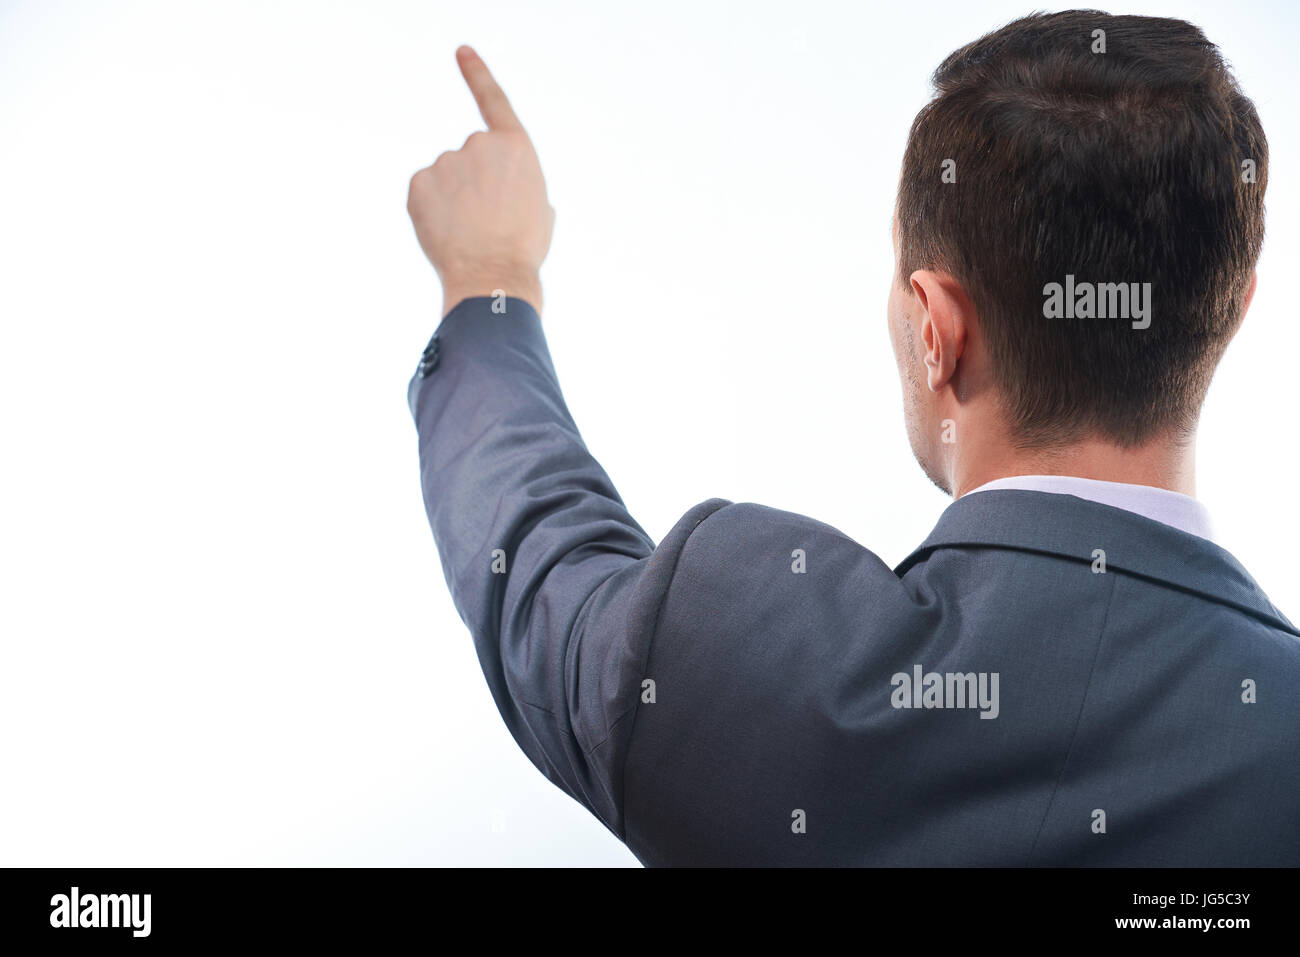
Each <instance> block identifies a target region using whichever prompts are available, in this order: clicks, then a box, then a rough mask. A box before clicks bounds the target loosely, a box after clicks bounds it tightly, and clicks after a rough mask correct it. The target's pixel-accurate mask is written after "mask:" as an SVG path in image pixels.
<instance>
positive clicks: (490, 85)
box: [456, 46, 524, 130]
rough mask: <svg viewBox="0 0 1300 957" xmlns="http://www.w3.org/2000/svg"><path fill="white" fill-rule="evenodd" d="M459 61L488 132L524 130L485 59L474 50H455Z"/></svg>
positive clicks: (464, 47)
mask: <svg viewBox="0 0 1300 957" xmlns="http://www.w3.org/2000/svg"><path fill="white" fill-rule="evenodd" d="M456 62H457V63H458V64H459V65H460V72H461V75H462V76H463V77H465V82H466V83H467V84H468V85H469V91H470V92H471V93H473V94H474V102H475V103H477V104H478V111H479V112H480V113H482V114H483V122H485V123H486V124H487V128H488V129H489V130H523V128H524V127H523V124H522V123H520V122H519V117H517V116H515V111H514V110H513V109H512V108H511V106H510V101H509V100H508V99H506V94H505V92H504V91H503V90H502V89H501V87H500V86H499V85H497V81H496V80H494V79H493V78H492V73H491V72H490V71H489V70H488V68H487V64H486V63H484V62H483V59H482V57H480V56H479V55H478V54H477V53H475V52H474V50H473V48H472V47H467V46H463V47H461V48H460V49H458V50H457V51H456Z"/></svg>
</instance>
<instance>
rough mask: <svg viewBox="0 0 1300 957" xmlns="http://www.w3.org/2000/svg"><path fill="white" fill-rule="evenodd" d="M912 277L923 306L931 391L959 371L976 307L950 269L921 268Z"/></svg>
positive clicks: (923, 342)
mask: <svg viewBox="0 0 1300 957" xmlns="http://www.w3.org/2000/svg"><path fill="white" fill-rule="evenodd" d="M908 280H909V282H910V283H911V285H912V292H913V293H915V294H916V300H917V302H918V303H919V304H920V306H921V316H920V320H921V328H920V341H921V346H922V358H923V359H924V360H925V367H926V382H927V384H928V385H929V386H930V391H931V392H938V391H939V390H941V389H942V388H943V387H944V386H946V385H948V384H949V383H950V382H951V381H952V377H953V375H954V374H955V373H956V371H957V361H958V360H959V359H960V358H961V356H962V353H963V352H964V351H965V350H966V335H967V332H968V330H969V327H970V323H971V321H972V320H973V318H974V316H973V312H974V310H973V307H972V306H971V302H970V299H969V298H968V297H967V295H966V293H965V290H963V289H962V288H961V286H960V284H958V282H957V280H955V279H953V278H952V276H949V275H948V274H947V273H942V272H935V271H933V270H930V269H918V270H916V272H914V273H912V275H911V276H910V277H908Z"/></svg>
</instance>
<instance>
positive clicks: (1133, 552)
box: [408, 298, 1300, 866]
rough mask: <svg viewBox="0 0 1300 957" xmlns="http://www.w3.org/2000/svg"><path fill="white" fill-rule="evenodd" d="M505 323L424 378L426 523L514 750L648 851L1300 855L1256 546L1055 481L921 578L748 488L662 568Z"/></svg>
mask: <svg viewBox="0 0 1300 957" xmlns="http://www.w3.org/2000/svg"><path fill="white" fill-rule="evenodd" d="M505 304H506V307H507V308H506V312H505V314H501V315H498V314H496V313H494V312H493V311H492V308H491V306H492V300H490V299H487V298H476V299H468V300H465V301H464V302H463V303H461V304H460V305H459V306H457V308H456V309H454V310H453V311H452V312H451V313H449V314H448V315H447V317H446V318H445V319H444V320H443V322H442V323H441V325H440V326H439V328H438V331H437V332H436V333H435V335H434V337H433V339H432V340H431V341H430V345H429V348H428V349H427V350H426V352H425V354H424V357H423V359H422V360H421V363H420V367H419V369H418V370H417V372H416V374H415V376H414V378H413V379H412V380H411V383H410V388H409V391H408V398H409V404H410V408H411V412H412V414H413V415H414V417H415V422H416V425H417V430H418V435H419V451H420V474H421V481H422V485H423V490H424V501H425V506H426V509H427V511H428V515H429V522H430V525H431V527H432V529H433V534H434V539H435V541H436V542H437V545H438V551H439V555H440V558H441V561H442V567H443V571H444V573H445V575H446V579H447V583H448V585H449V586H450V588H451V593H452V596H453V598H454V600H455V604H456V607H457V609H458V610H459V611H460V614H461V616H462V618H463V619H464V621H465V623H466V624H467V625H468V626H469V630H470V632H471V634H472V635H473V639H474V643H475V646H476V647H477V649H478V656H479V660H480V662H481V663H482V667H483V673H484V675H485V676H486V677H487V681H488V685H489V686H490V688H491V691H492V695H493V696H494V698H495V700H496V703H497V706H498V707H499V709H500V711H501V715H502V717H503V718H504V719H505V721H506V724H507V725H508V726H509V728H510V731H511V733H512V734H513V736H514V738H515V740H516V741H517V742H518V743H519V746H520V747H521V748H522V749H523V750H524V752H525V753H526V754H527V755H528V757H529V758H530V759H531V760H532V761H533V763H534V764H536V765H537V767H538V768H539V769H541V771H542V772H543V773H544V774H545V775H546V776H547V777H548V778H549V779H550V780H551V781H553V782H554V783H555V784H556V785H558V786H559V787H560V788H562V789H563V790H564V791H565V792H567V793H568V794H570V795H572V796H573V797H574V798H575V799H576V800H577V801H579V802H580V803H582V804H583V805H584V806H585V807H587V808H588V809H589V810H590V811H591V812H592V813H593V814H595V815H596V816H597V817H598V818H599V819H600V820H601V821H602V822H604V824H605V825H606V827H608V828H609V829H610V830H611V831H612V832H613V833H614V834H615V835H617V836H618V837H619V838H620V839H621V840H623V841H624V842H626V844H627V845H628V847H629V848H631V850H632V852H633V853H634V854H636V856H637V857H638V858H639V859H640V860H641V861H642V862H644V863H645V864H649V865H662V864H700V865H715V864H741V865H764V864H789V865H801V864H803V865H807V864H818V865H826V864H830V865H1138V866H1164V865H1291V866H1294V865H1300V747H1297V738H1298V736H1297V727H1300V640H1297V635H1300V632H1297V630H1296V629H1295V627H1294V626H1292V625H1291V623H1290V622H1289V621H1288V620H1287V619H1286V618H1285V617H1284V616H1283V615H1282V613H1281V612H1279V611H1278V610H1277V609H1276V608H1274V607H1273V605H1272V604H1271V603H1270V602H1269V600H1268V599H1267V598H1266V597H1265V595H1264V594H1263V592H1262V591H1261V590H1260V588H1259V587H1258V585H1256V584H1255V582H1254V581H1252V580H1251V578H1250V576H1249V575H1248V574H1247V573H1246V571H1245V570H1244V569H1243V568H1242V567H1241V565H1239V564H1238V563H1237V561H1236V560H1235V559H1234V558H1233V557H1232V556H1231V555H1229V554H1228V553H1227V552H1226V551H1224V550H1223V549H1221V548H1219V547H1217V546H1216V545H1214V544H1212V543H1211V542H1209V541H1207V540H1204V539H1201V538H1198V537H1197V536H1194V535H1189V534H1187V533H1184V532H1181V531H1179V530H1177V529H1174V528H1172V527H1169V526H1166V525H1163V524H1161V523H1158V522H1154V521H1151V520H1148V519H1146V518H1143V517H1141V516H1139V515H1136V514H1133V513H1130V512H1126V511H1123V510H1120V509H1115V508H1111V507H1109V506H1105V505H1099V504H1096V503H1093V502H1088V501H1085V500H1083V499H1079V498H1075V497H1073V496H1069V495H1058V494H1048V493H1042V492H1029V491H987V492H980V493H977V494H975V495H971V496H967V497H964V498H962V499H959V500H958V501H956V502H954V503H953V504H952V505H951V506H950V507H949V508H948V509H947V510H946V511H945V512H944V513H943V515H942V517H941V518H940V520H939V524H938V525H937V526H936V528H935V529H934V532H933V533H932V534H931V535H930V537H929V538H928V539H927V540H926V541H925V542H924V543H923V544H922V545H921V546H920V547H919V548H918V549H917V550H916V551H915V552H913V553H912V554H911V555H910V556H909V557H908V558H907V559H906V560H905V561H904V562H903V563H902V564H901V565H899V566H898V567H897V568H894V569H891V568H890V567H889V566H888V565H886V564H885V563H884V562H882V561H881V560H880V559H879V558H877V557H876V555H874V554H873V553H872V552H871V551H869V550H868V549H866V548H863V547H862V546H861V545H859V544H858V543H857V542H855V541H853V540H852V539H850V538H848V537H847V536H845V535H844V534H842V533H840V532H838V531H836V530H835V529H834V528H831V527H830V526H828V525H824V524H822V523H820V522H817V521H814V520H812V519H810V518H805V517H803V516H800V515H794V514H790V513H788V512H783V511H777V510H774V509H770V508H765V507H763V506H761V505H753V504H748V503H731V502H727V501H725V500H722V499H710V500H709V501H706V502H702V503H701V504H699V505H697V506H695V507H694V508H692V509H691V510H690V511H689V512H687V513H686V514H685V515H684V516H683V517H682V518H681V520H680V521H679V522H678V523H677V524H676V526H675V527H674V528H673V529H672V530H671V531H670V532H669V533H668V535H667V536H666V537H665V538H664V540H663V541H662V542H660V543H659V545H658V547H655V545H654V543H653V542H652V541H651V539H650V537H649V536H648V535H646V533H645V532H644V531H643V530H642V529H641V527H640V526H639V525H638V524H637V523H636V522H635V521H634V520H633V518H632V516H631V515H629V514H628V512H627V510H626V509H625V508H624V506H623V502H622V501H621V500H620V498H619V496H618V493H617V492H616V491H615V490H614V486H613V484H612V483H611V482H610V480H609V477H608V476H607V475H606V474H605V472H604V470H603V469H602V468H601V467H600V465H599V464H598V463H597V462H596V460H595V459H594V458H593V457H592V456H591V454H590V453H589V452H588V451H587V448H586V446H585V445H584V444H583V441H582V438H581V437H580V436H579V434H578V429H577V427H576V426H575V424H574V422H573V419H572V418H571V417H570V415H569V412H568V409H567V408H566V407H565V403H564V399H563V397H562V395H561V392H560V386H559V383H558V381H557V380H556V376H555V372H554V369H553V367H552V365H551V360H550V356H549V354H548V351H547V347H546V342H545V339H544V337H543V334H542V328H541V323H540V320H539V318H538V316H537V314H536V313H535V312H534V311H533V310H532V308H530V307H529V306H528V304H527V303H525V302H523V301H522V300H518V299H509V300H505Z"/></svg>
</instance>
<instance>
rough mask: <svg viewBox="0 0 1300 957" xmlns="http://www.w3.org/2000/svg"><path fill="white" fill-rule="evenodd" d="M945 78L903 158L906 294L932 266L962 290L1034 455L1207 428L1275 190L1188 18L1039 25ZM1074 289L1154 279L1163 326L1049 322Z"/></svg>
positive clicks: (1000, 35) (1091, 17)
mask: <svg viewBox="0 0 1300 957" xmlns="http://www.w3.org/2000/svg"><path fill="white" fill-rule="evenodd" d="M1097 30H1101V31H1104V44H1105V52H1094V49H1096V47H1097V42H1098V38H1099V36H1100V35H1098V34H1095V33H1094V31H1097ZM933 79H934V86H935V90H936V94H935V97H934V99H933V100H931V101H930V103H928V104H927V105H926V106H925V107H924V108H923V109H922V110H921V112H920V113H919V114H918V115H917V117H916V120H915V121H914V122H913V124H912V129H911V133H910V135H909V137H908V142H907V151H906V153H905V155H904V158H903V167H902V174H901V177H900V182H899V191H898V204H897V209H896V214H897V224H898V234H899V245H900V256H899V267H900V275H899V280H900V281H901V282H902V283H903V284H904V286H906V285H907V284H908V276H909V275H910V274H911V273H912V272H913V271H914V270H916V269H926V268H928V269H943V270H946V271H947V272H949V273H951V274H952V275H953V276H954V277H955V278H956V279H957V280H958V281H959V282H960V283H961V284H962V286H963V288H964V289H965V290H966V292H967V293H968V295H969V296H970V297H971V300H972V302H973V304H974V306H975V309H976V312H977V315H978V317H979V322H980V326H981V328H982V330H983V332H984V335H985V337H986V339H987V341H988V344H989V348H990V353H991V361H992V363H993V372H994V376H995V378H996V380H997V383H998V386H999V391H1000V393H1001V397H1002V399H1003V401H1004V404H1005V407H1006V412H1007V415H1008V416H1009V419H1010V421H1011V423H1012V425H1013V428H1014V430H1015V432H1016V434H1017V435H1018V437H1019V439H1020V441H1021V442H1022V443H1023V444H1024V445H1026V446H1046V445H1054V444H1058V443H1063V442H1068V441H1072V440H1074V439H1077V438H1079V437H1082V436H1084V435H1090V434H1100V435H1103V436H1105V437H1107V438H1109V439H1110V440H1112V441H1115V442H1118V443H1120V444H1122V445H1134V444H1138V443H1141V442H1143V441H1145V440H1147V439H1149V438H1151V437H1152V436H1154V435H1156V434H1157V433H1160V432H1162V431H1165V430H1168V429H1174V430H1187V429H1189V428H1191V427H1193V426H1194V424H1195V420H1196V417H1197V415H1198V413H1199V410H1200V405H1201V402H1202V401H1203V400H1204V397H1205V390H1206V388H1207V387H1208V385H1209V381H1210V377H1211V376H1212V374H1213V372H1214V367H1215V366H1216V365H1217V363H1218V361H1219V358H1220V357H1221V356H1222V354H1223V350H1224V348H1226V346H1227V344H1228V342H1229V340H1230V339H1231V338H1232V334H1233V333H1234V332H1235V331H1236V326H1237V323H1238V321H1239V320H1240V316H1241V309H1242V306H1243V303H1244V297H1245V294H1246V290H1247V289H1248V287H1249V285H1250V279H1251V274H1252V271H1253V270H1254V267H1255V262H1256V260H1257V259H1258V257H1259V250H1260V246H1261V244H1262V242H1263V237H1264V190H1265V186H1266V184H1267V180H1268V144H1267V141H1266V140H1265V138H1264V131H1263V128H1262V126H1261V125H1260V121H1259V117H1258V115H1257V114H1256V112H1255V107H1254V105H1253V104H1252V103H1251V101H1250V100H1249V99H1247V98H1246V97H1245V96H1244V95H1243V94H1242V92H1241V91H1240V89H1239V88H1238V87H1237V84H1236V81H1235V80H1234V79H1233V77H1232V74H1231V73H1230V72H1229V70H1228V68H1227V66H1226V65H1225V63H1224V61H1223V59H1222V57H1221V56H1220V55H1219V51H1218V48H1217V47H1216V46H1215V45H1214V44H1212V43H1210V41H1209V40H1207V39H1206V37H1205V35H1204V34H1203V33H1201V31H1200V30H1199V29H1198V28H1197V27H1195V26H1193V25H1192V24H1190V23H1186V22H1184V21H1182V20H1169V19H1160V18H1155V17H1136V16H1111V15H1109V14H1106V13H1102V12H1100V11H1095V10H1071V11H1067V12H1064V13H1053V14H1034V15H1032V16H1028V17H1024V18H1023V19H1019V20H1016V21H1014V22H1012V23H1009V24H1007V25H1006V26H1005V27H1003V28H1002V29H1000V30H997V31H995V32H993V33H990V34H988V35H987V36H984V37H982V38H981V39H979V40H976V41H975V42H974V43H971V44H968V45H967V46H964V47H962V48H961V49H959V50H957V51H956V52H954V53H953V54H952V55H950V56H949V57H948V58H947V59H946V60H944V61H943V63H942V64H941V65H940V66H939V68H938V69H937V70H936V71H935V74H934V78H933ZM945 160H952V161H954V162H955V167H953V166H952V164H948V166H949V168H950V169H953V171H954V172H955V176H956V181H955V182H944V181H943V176H942V174H943V171H944V161H945ZM1247 160H1249V161H1251V162H1252V163H1253V166H1254V169H1253V173H1254V181H1253V182H1250V181H1249V180H1250V178H1251V177H1250V176H1249V175H1247V174H1246V172H1245V170H1246V169H1247V167H1249V165H1250V164H1246V166H1243V163H1245V161H1247ZM1067 275H1072V276H1074V277H1075V281H1076V282H1078V283H1082V282H1091V283H1119V282H1124V283H1133V282H1136V283H1145V282H1149V283H1151V287H1150V290H1151V302H1152V312H1151V324H1150V326H1149V327H1148V328H1145V329H1135V328H1133V327H1132V324H1131V323H1130V322H1128V321H1126V320H1125V319H1116V318H1107V319H1097V318H1046V317H1045V316H1044V308H1043V307H1044V300H1045V293H1044V289H1045V287H1046V286H1047V284H1049V283H1062V284H1063V283H1065V281H1066V276H1067Z"/></svg>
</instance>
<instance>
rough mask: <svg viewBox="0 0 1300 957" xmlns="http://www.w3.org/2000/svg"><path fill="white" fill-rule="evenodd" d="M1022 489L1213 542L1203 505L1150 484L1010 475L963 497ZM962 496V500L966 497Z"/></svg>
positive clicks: (1210, 526)
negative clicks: (1129, 515)
mask: <svg viewBox="0 0 1300 957" xmlns="http://www.w3.org/2000/svg"><path fill="white" fill-rule="evenodd" d="M999 488H1011V489H1025V490H1028V491H1031V492H1054V493H1057V494H1060V495H1073V496H1075V497H1076V498H1084V499H1088V500H1089V501H1091V502H1099V503H1101V504H1102V505H1110V506H1111V507H1113V508H1122V509H1124V510H1125V511H1129V512H1136V513H1137V514H1138V515H1142V516H1145V517H1146V518H1149V519H1151V520H1153V521H1156V522H1163V523H1164V524H1166V525H1172V526H1173V527H1174V528H1177V529H1181V530H1182V531H1184V532H1188V533H1190V534H1192V535H1199V536H1200V537H1201V538H1206V539H1209V540H1210V541H1214V529H1213V526H1212V525H1211V522H1210V513H1209V512H1208V511H1206V508H1205V506H1204V505H1202V504H1201V503H1200V502H1198V501H1197V500H1196V499H1194V498H1192V497H1191V496H1190V495H1183V494H1182V493H1181V492H1171V491H1170V490H1169V489H1164V488H1155V487H1154V486H1151V485H1130V484H1129V483H1127V482H1103V481H1101V480H1100V479H1086V478H1078V477H1077V476H1073V475H1011V476H1008V477H1006V478H1000V479H994V480H993V481H992V482H985V483H984V484H983V485H981V486H979V488H973V489H971V490H970V491H969V492H967V493H966V495H974V494H975V493H976V492H985V491H989V490H991V489H999ZM966 495H963V496H962V498H965V497H966Z"/></svg>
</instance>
